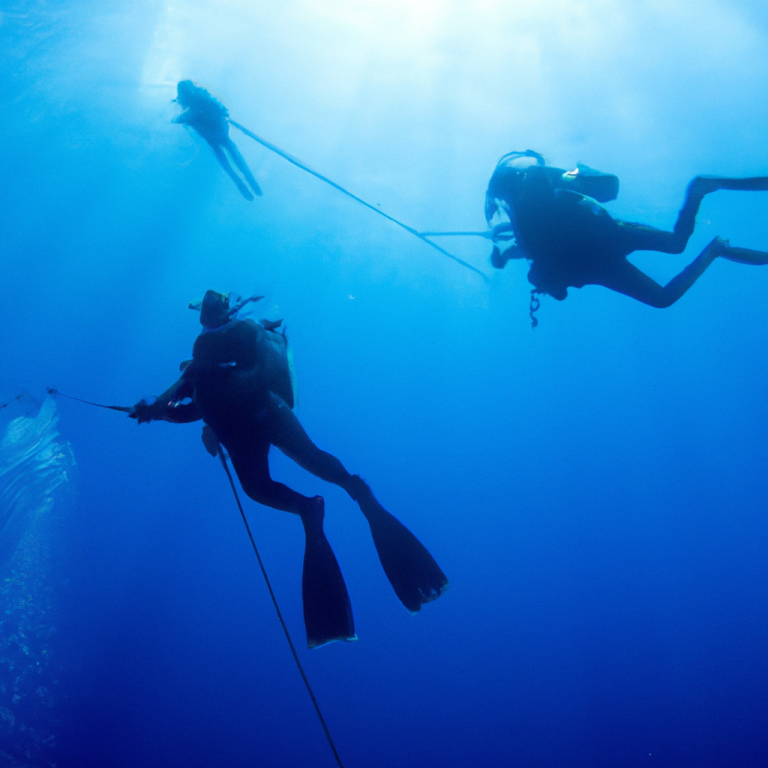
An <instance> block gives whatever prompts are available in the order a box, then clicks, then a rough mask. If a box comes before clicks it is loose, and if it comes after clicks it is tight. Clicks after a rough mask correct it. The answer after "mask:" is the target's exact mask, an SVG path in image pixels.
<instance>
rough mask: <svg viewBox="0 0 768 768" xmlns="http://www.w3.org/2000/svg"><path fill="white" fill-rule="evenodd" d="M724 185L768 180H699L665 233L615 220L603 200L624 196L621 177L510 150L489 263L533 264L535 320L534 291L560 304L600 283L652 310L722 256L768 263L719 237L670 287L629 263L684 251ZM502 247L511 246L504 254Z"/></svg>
mask: <svg viewBox="0 0 768 768" xmlns="http://www.w3.org/2000/svg"><path fill="white" fill-rule="evenodd" d="M720 189H733V190H747V191H765V190H768V177H765V176H758V177H752V178H741V179H738V178H724V177H716V176H697V177H695V178H694V179H693V181H691V183H690V184H689V185H688V189H687V190H686V196H685V202H684V203H683V207H682V209H681V210H680V213H679V215H678V218H677V222H676V224H675V226H674V229H673V231H672V232H666V231H664V230H660V229H655V228H654V227H649V226H646V225H644V224H633V223H630V222H626V221H621V220H619V219H614V218H612V217H611V215H610V214H609V213H608V211H606V210H605V208H603V207H602V206H601V205H599V203H607V202H609V201H610V200H615V199H616V197H617V196H618V192H619V180H618V178H617V177H616V176H613V175H611V174H605V173H600V172H599V171H595V170H593V169H591V168H589V167H588V166H585V165H582V164H581V163H579V164H578V165H577V167H576V169H575V170H573V171H564V170H563V169H562V168H553V167H551V166H548V165H546V163H545V161H544V158H543V157H542V156H541V155H540V154H539V153H538V152H534V151H533V150H530V149H529V150H526V151H525V152H510V153H509V154H507V155H505V156H504V157H502V158H501V160H499V163H498V165H497V166H496V169H495V170H494V172H493V175H492V176H491V180H490V182H489V183H488V191H487V193H486V198H485V218H486V221H487V222H488V224H489V226H490V225H491V223H492V221H493V220H494V217H496V216H497V215H499V213H500V211H501V212H503V213H504V214H506V215H507V217H508V219H509V221H507V222H503V223H500V224H498V225H497V226H495V227H494V228H493V231H492V233H491V239H492V240H493V241H494V247H493V251H492V253H491V263H492V264H493V266H494V267H496V268H497V269H503V268H504V266H505V265H506V263H507V261H509V260H510V259H528V260H530V261H531V262H532V263H531V268H530V271H529V272H528V281H529V282H530V283H531V285H533V286H534V288H533V291H531V318H532V320H533V321H534V325H535V318H534V317H533V313H534V312H535V310H536V308H537V302H538V299H536V297H535V294H537V293H547V294H549V295H550V296H553V297H554V298H555V299H558V300H559V301H562V300H563V299H565V298H566V296H567V295H568V288H571V287H572V288H581V287H583V286H585V285H602V286H605V287H606V288H610V289H611V290H613V291H617V292H618V293H623V294H624V295H626V296H629V297H631V298H633V299H637V300H638V301H641V302H643V303H644V304H648V305H650V306H652V307H659V308H663V307H669V306H670V305H672V304H674V303H675V302H676V301H677V300H678V299H679V298H680V297H681V296H682V295H683V294H684V293H685V292H686V291H687V290H688V289H689V288H690V287H691V286H692V285H693V284H694V283H695V282H696V280H697V279H698V278H699V277H700V276H701V275H702V274H703V272H704V270H706V268H707V267H708V266H709V265H710V264H711V263H712V262H713V261H714V260H715V259H716V258H717V257H718V256H721V257H722V258H724V259H728V260H730V261H736V262H740V263H742V264H768V252H765V251H755V250H751V249H748V248H737V247H733V246H731V245H730V244H729V243H728V241H726V240H722V239H721V238H719V237H716V238H714V240H712V242H710V243H709V245H707V247H706V248H705V249H704V250H703V251H702V252H701V253H700V254H699V255H698V256H697V257H696V258H695V259H694V260H693V261H692V262H691V263H690V264H689V265H688V266H687V267H685V268H684V269H683V270H682V271H681V272H680V273H679V274H678V275H676V276H675V277H673V278H672V280H670V281H669V282H668V283H667V284H666V285H664V286H662V285H659V284H658V283H657V282H656V281H655V280H653V279H651V278H650V277H649V276H648V275H646V274H645V273H644V272H642V271H641V270H640V269H638V268H637V267H635V266H634V265H633V264H631V263H630V262H629V261H627V256H628V255H629V254H630V253H632V252H633V251H659V252H661V253H682V252H683V251H684V250H685V246H686V245H687V243H688V239H689V238H690V236H691V235H692V234H693V229H694V226H695V223H696V214H697V213H698V211H699V206H700V205H701V201H702V200H703V199H704V196H705V195H708V194H710V193H712V192H715V191H717V190H720ZM510 243H511V244H510ZM503 244H510V245H509V247H508V248H507V249H506V250H504V251H502V249H501V248H500V245H503Z"/></svg>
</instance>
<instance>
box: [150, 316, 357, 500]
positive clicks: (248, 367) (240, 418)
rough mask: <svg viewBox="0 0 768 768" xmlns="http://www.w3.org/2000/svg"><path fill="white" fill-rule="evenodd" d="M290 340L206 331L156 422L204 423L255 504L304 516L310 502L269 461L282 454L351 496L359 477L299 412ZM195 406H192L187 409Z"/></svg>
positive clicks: (249, 326) (161, 401)
mask: <svg viewBox="0 0 768 768" xmlns="http://www.w3.org/2000/svg"><path fill="white" fill-rule="evenodd" d="M285 345H286V341H285V337H284V336H283V335H282V334H280V333H275V332H274V331H268V330H266V329H265V328H264V327H263V326H262V325H260V324H259V323H256V322H254V321H253V320H250V319H248V320H233V321H231V322H229V323H227V324H226V325H224V326H222V327H220V328H216V329H210V330H205V331H203V332H202V333H201V334H200V335H199V336H198V337H197V340H196V341H195V345H194V349H193V356H192V362H191V363H190V364H189V365H188V366H187V367H186V368H185V370H184V374H183V375H182V377H181V379H179V381H177V382H176V384H174V385H173V386H172V387H171V388H170V389H169V390H167V391H166V392H165V393H163V394H162V395H161V396H160V397H159V398H158V406H157V407H156V408H155V412H154V414H153V418H157V419H164V420H166V421H173V422H187V421H196V420H197V419H202V420H203V421H204V422H205V423H206V424H208V425H209V426H210V427H211V428H212V429H213V431H214V433H215V434H216V437H217V438H218V439H219V441H220V442H221V443H222V444H223V445H224V447H225V448H226V449H227V452H228V453H229V455H230V457H231V459H232V463H233V465H234V467H235V470H236V472H237V474H238V477H239V478H240V482H241V483H242V485H243V489H244V490H245V492H246V493H247V494H248V495H249V496H250V497H251V498H252V499H254V500H255V501H258V502H260V503H262V504H265V505H267V506H270V507H274V508H276V509H282V510H285V511H287V512H296V513H299V512H300V511H301V509H302V508H303V505H304V504H305V503H306V502H307V499H306V497H304V496H302V495H301V494H299V493H297V492H296V491H293V490H291V489H290V488H288V487H287V486H286V485H283V484H282V483H277V482H275V481H274V480H272V479H271V477H270V474H269V461H268V454H269V448H270V445H275V446H277V447H278V448H279V449H280V450H281V451H282V452H283V453H285V454H286V455H287V456H289V457H290V458H291V459H293V460H294V461H295V462H296V463H297V464H299V465H300V466H302V467H304V468H305V469H306V470H308V471H309V472H311V473H312V474H314V475H317V476H318V477H320V478H322V479H323V480H326V481H328V482H331V483H335V484H336V485H340V486H341V487H342V488H345V489H346V490H348V491H350V490H351V489H353V488H354V483H355V481H354V479H353V476H352V475H350V474H349V472H347V470H346V469H345V468H344V466H343V465H342V463H341V462H340V461H339V460H338V459H337V458H336V457H334V456H332V455H331V454H329V453H326V452H325V451H322V450H320V449H319V448H318V447H317V446H316V445H315V444H314V443H313V442H312V440H311V439H310V438H309V436H308V435H307V433H306V432H305V431H304V428H303V427H302V426H301V424H300V423H299V420H298V419H297V418H296V416H295V415H294V413H293V411H292V410H291V409H292V408H293V389H292V383H291V374H290V369H289V366H288V362H287V356H286V348H285ZM187 399H191V402H184V401H185V400H187Z"/></svg>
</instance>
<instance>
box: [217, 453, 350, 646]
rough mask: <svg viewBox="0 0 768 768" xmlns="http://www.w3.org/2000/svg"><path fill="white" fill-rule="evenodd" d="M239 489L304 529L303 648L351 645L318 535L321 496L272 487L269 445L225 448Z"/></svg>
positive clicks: (344, 599) (329, 554)
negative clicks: (345, 642)
mask: <svg viewBox="0 0 768 768" xmlns="http://www.w3.org/2000/svg"><path fill="white" fill-rule="evenodd" d="M227 450H228V451H229V455H230V458H231V459H232V464H233V466H234V467H235V471H236V472H237V476H238V477H239V478H240V483H241V485H242V486H243V490H244V491H245V492H246V493H247V494H248V496H250V497H251V498H252V499H253V500H254V501H257V502H259V503H260V504H264V505H266V506H268V507H273V508H274V509H281V510H284V511H286V512H294V513H296V514H298V515H300V517H301V522H302V524H303V526H304V568H303V572H302V577H301V592H302V598H303V603H304V626H305V628H306V630H307V645H308V646H309V647H310V648H316V647H317V646H320V645H325V644H326V643H330V642H333V641H334V640H355V639H356V635H355V623H354V619H353V618H352V606H351V604H350V601H349V594H348V592H347V587H346V584H345V583H344V577H343V576H342V574H341V568H339V563H338V561H337V560H336V556H335V555H334V554H333V550H332V549H331V545H330V544H329V543H328V539H327V538H326V536H325V532H324V531H323V517H324V515H325V505H324V503H323V499H322V497H321V496H315V497H314V498H312V499H310V498H307V497H306V496H302V495H301V494H300V493H297V492H296V491H294V490H292V489H290V488H288V486H286V485H283V484H282V483H276V482H275V481H274V480H272V478H271V477H270V475H269V459H268V454H269V443H268V442H266V441H255V442H254V443H252V444H250V445H249V446H248V447H243V446H241V445H237V446H232V445H230V446H228V447H227Z"/></svg>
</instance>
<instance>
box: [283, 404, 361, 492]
mask: <svg viewBox="0 0 768 768" xmlns="http://www.w3.org/2000/svg"><path fill="white" fill-rule="evenodd" d="M269 423H270V430H269V439H270V441H271V442H272V445H274V446H275V447H277V448H279V449H280V450H281V451H282V452H283V453H284V454H285V455H286V456H288V458H289V459H293V461H295V462H296V463H297V464H298V465H299V466H300V467H303V468H304V469H306V470H307V472H311V473H312V474H313V475H315V476H317V477H319V478H320V479H322V480H325V481H326V482H328V483H333V484H334V485H339V486H341V487H342V488H343V489H344V490H345V491H347V493H349V494H350V495H352V493H351V490H350V489H351V488H353V487H354V480H353V475H350V474H349V472H347V470H346V469H345V468H344V465H343V464H342V463H341V462H340V461H339V460H338V459H337V458H336V457H335V456H333V455H332V454H330V453H327V452H326V451H322V450H320V448H318V447H317V446H316V445H315V444H314V443H313V442H312V440H311V439H310V437H309V435H308V434H307V433H306V431H305V430H304V427H302V426H301V423H300V422H299V420H298V419H297V418H296V415H295V414H294V412H293V411H292V410H291V409H290V408H289V407H288V404H287V403H286V402H285V401H284V400H283V399H282V398H281V397H278V396H277V395H275V394H270V405H269Z"/></svg>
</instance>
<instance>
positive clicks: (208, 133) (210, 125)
mask: <svg viewBox="0 0 768 768" xmlns="http://www.w3.org/2000/svg"><path fill="white" fill-rule="evenodd" d="M179 101H180V103H183V105H184V107H185V110H184V112H182V113H181V114H180V115H179V116H178V117H176V118H175V119H174V121H173V122H175V123H180V124H182V125H188V126H189V127H190V128H194V130H195V131H197V132H198V133H199V134H200V136H202V137H203V138H204V139H205V140H206V141H207V142H208V144H209V145H210V147H211V149H212V150H213V152H214V154H215V155H216V159H217V160H218V161H219V164H220V165H221V167H222V168H223V169H224V171H225V172H226V173H227V175H228V176H229V177H230V178H231V179H232V181H234V183H235V185H236V186H237V188H238V190H240V194H241V195H242V196H243V197H244V198H245V199H246V200H253V195H252V194H251V193H250V191H249V190H248V187H246V186H245V184H244V183H243V181H242V179H241V178H240V177H239V176H238V175H237V174H236V173H235V171H234V169H233V168H232V166H231V165H230V164H229V160H227V156H226V155H225V154H224V150H225V149H226V150H227V152H229V154H230V157H231V158H232V161H233V162H234V163H235V165H236V166H237V167H238V169H239V170H240V173H242V174H243V177H244V178H245V180H246V181H247V182H248V184H249V185H250V187H251V189H252V190H253V192H254V194H256V195H260V194H261V187H260V186H259V184H258V182H257V181H256V179H255V178H254V176H253V174H252V173H251V169H250V168H249V167H248V164H247V163H246V162H245V159H244V158H243V156H242V155H241V154H240V150H239V149H238V148H237V146H236V145H235V142H234V141H232V139H231V138H230V136H229V121H228V118H229V111H228V110H227V108H226V107H225V106H224V105H223V104H222V103H221V102H220V101H219V100H218V99H215V98H214V97H213V96H211V94H210V93H208V91H207V90H205V88H200V87H199V86H193V85H191V84H190V86H189V87H188V88H187V89H186V90H185V91H184V95H183V102H182V101H181V97H180V99H179Z"/></svg>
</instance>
